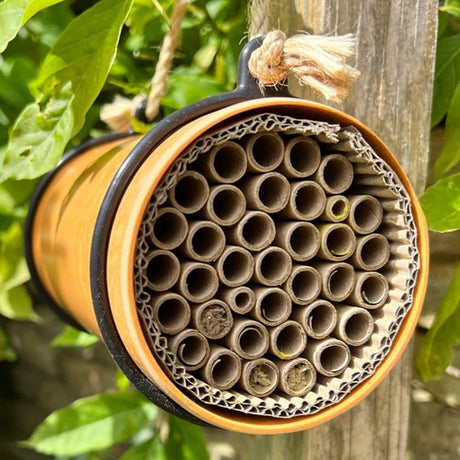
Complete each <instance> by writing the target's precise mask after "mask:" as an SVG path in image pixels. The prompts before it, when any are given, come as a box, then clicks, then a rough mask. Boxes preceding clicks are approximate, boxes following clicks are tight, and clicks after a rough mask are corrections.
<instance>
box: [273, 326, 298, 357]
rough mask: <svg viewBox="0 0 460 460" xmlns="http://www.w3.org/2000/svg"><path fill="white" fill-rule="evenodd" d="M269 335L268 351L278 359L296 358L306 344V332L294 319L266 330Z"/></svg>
mask: <svg viewBox="0 0 460 460" xmlns="http://www.w3.org/2000/svg"><path fill="white" fill-rule="evenodd" d="M268 333H269V335H270V347H269V351H270V353H271V354H272V355H274V356H276V357H277V358H279V359H293V358H297V356H299V355H300V354H301V353H303V351H304V350H305V347H306V346H307V334H306V333H305V330H304V328H303V327H302V326H301V325H300V324H299V323H297V322H296V321H292V320H291V321H285V322H284V323H283V324H280V325H279V326H276V327H272V328H270V330H269V331H268Z"/></svg>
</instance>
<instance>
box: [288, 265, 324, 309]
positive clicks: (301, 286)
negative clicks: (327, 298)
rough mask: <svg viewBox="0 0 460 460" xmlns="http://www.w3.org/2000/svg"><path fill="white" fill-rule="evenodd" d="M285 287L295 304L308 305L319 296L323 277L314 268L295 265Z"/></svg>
mask: <svg viewBox="0 0 460 460" xmlns="http://www.w3.org/2000/svg"><path fill="white" fill-rule="evenodd" d="M283 287H284V290H285V291H286V292H287V293H288V294H289V297H290V298H291V299H292V301H293V302H294V303H296V304H298V305H307V304H309V303H310V302H313V301H314V300H315V299H316V298H317V297H318V296H319V294H320V292H321V277H320V275H319V273H318V272H317V271H316V270H315V269H314V268H313V267H310V266H308V265H294V267H293V269H292V272H291V274H290V276H289V278H288V279H287V281H286V282H285V284H284V286H283Z"/></svg>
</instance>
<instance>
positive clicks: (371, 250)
mask: <svg viewBox="0 0 460 460" xmlns="http://www.w3.org/2000/svg"><path fill="white" fill-rule="evenodd" d="M360 255H361V260H362V261H363V264H364V265H366V267H368V268H369V269H370V270H377V269H379V268H382V267H383V266H384V265H385V264H386V263H387V262H388V259H389V258H390V245H389V243H388V240H387V239H386V238H385V237H384V236H383V235H373V236H371V237H369V238H368V239H367V240H366V241H365V242H364V243H363V244H362V246H361V251H360Z"/></svg>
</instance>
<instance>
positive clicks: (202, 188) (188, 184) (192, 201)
mask: <svg viewBox="0 0 460 460" xmlns="http://www.w3.org/2000/svg"><path fill="white" fill-rule="evenodd" d="M208 196H209V187H208V184H207V182H206V180H205V178H204V177H203V176H202V175H201V174H198V173H193V174H192V173H191V172H190V173H188V174H187V175H184V176H183V177H182V178H180V179H179V181H178V182H177V184H176V186H175V187H174V190H173V197H174V198H173V201H175V203H176V204H177V205H178V206H179V207H180V208H181V210H182V211H184V212H188V213H191V212H196V211H198V210H199V209H201V208H202V207H203V206H204V204H205V203H206V200H207V199H208Z"/></svg>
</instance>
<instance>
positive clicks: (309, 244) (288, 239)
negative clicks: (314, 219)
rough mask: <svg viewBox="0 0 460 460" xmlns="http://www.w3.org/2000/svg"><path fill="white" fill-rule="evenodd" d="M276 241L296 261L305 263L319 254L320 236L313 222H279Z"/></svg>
mask: <svg viewBox="0 0 460 460" xmlns="http://www.w3.org/2000/svg"><path fill="white" fill-rule="evenodd" d="M274 241H275V244H276V245H277V246H280V247H281V248H283V249H285V250H286V251H287V252H288V254H289V255H290V256H291V257H292V258H293V259H294V260H296V261H299V262H304V261H306V260H310V259H312V258H313V257H315V256H316V254H317V253H318V250H319V245H320V235H319V230H318V229H317V228H316V226H315V225H313V224H312V223H311V222H279V223H277V225H276V236H275V240H274Z"/></svg>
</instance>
